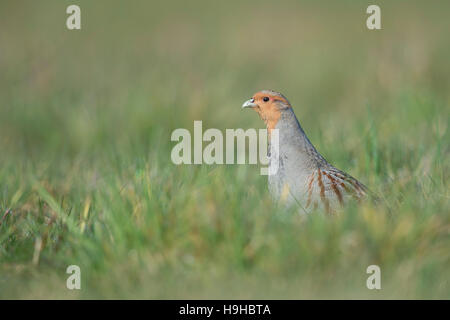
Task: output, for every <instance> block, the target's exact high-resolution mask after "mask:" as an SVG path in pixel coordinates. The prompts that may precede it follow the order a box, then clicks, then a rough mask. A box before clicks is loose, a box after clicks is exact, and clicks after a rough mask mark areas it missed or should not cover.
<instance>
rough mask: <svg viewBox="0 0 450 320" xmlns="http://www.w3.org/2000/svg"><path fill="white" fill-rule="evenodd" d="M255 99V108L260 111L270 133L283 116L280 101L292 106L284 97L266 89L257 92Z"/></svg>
mask: <svg viewBox="0 0 450 320" xmlns="http://www.w3.org/2000/svg"><path fill="white" fill-rule="evenodd" d="M253 99H254V103H255V104H256V105H257V106H256V107H255V108H254V110H255V111H256V112H258V114H259V116H260V117H261V119H262V120H263V121H264V122H265V124H266V126H267V130H268V133H269V135H270V133H271V131H272V130H273V129H274V128H275V126H276V125H277V123H278V120H279V119H280V117H281V110H280V106H279V103H280V102H281V103H283V105H287V106H290V105H289V102H288V101H287V100H286V99H285V98H284V97H281V96H279V95H276V94H272V93H269V92H265V91H260V92H257V93H256V94H255V95H254V96H253Z"/></svg>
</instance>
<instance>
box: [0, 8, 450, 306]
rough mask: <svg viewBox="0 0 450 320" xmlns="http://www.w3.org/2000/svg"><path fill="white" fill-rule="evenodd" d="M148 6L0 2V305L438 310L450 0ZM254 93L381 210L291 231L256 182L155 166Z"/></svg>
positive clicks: (447, 234) (444, 282)
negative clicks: (431, 303)
mask: <svg viewBox="0 0 450 320" xmlns="http://www.w3.org/2000/svg"><path fill="white" fill-rule="evenodd" d="M73 3H76V4H79V5H80V6H81V10H82V30H81V31H68V30H67V29H66V28H65V18H66V14H65V8H66V6H67V5H69V4H73ZM162 3H163V2H151V1H128V2H125V1H40V2H37V1H2V2H1V4H0V43H1V47H0V219H1V220H0V221H1V225H0V298H394V297H395V298H447V299H448V298H450V284H449V282H448V281H449V280H448V279H450V215H449V210H450V206H449V196H450V193H449V185H448V179H449V172H450V162H449V152H450V148H449V143H448V141H449V138H450V134H449V130H448V125H449V103H450V60H449V58H448V57H449V56H450V39H449V37H448V31H449V29H450V22H449V20H448V14H447V13H448V12H449V10H448V9H449V7H450V3H448V1H447V2H445V1H432V2H427V3H419V2H413V1H408V2H407V4H406V2H405V1H397V2H395V3H389V2H387V1H386V2H383V1H381V2H380V6H381V7H382V27H383V30H380V31H368V30H367V29H366V28H365V19H366V14H365V8H367V6H368V4H369V3H368V2H366V1H360V2H353V1H342V2H339V4H335V3H331V2H324V3H322V4H320V5H319V4H314V3H313V2H302V3H298V2H295V1H291V2H283V3H278V4H275V3H272V2H268V1H264V2H258V3H256V2H254V3H253V2H245V3H241V2H237V1H227V2H220V3H219V2H211V1H204V2H203V1H200V2H199V1H189V2H181V1H180V2H176V3H171V4H165V5H163V4H162ZM265 88H270V89H275V90H279V91H281V92H283V93H284V94H285V95H286V96H287V97H288V98H289V99H290V101H291V102H292V103H293V105H294V109H295V111H296V113H297V116H298V117H299V120H300V122H301V123H302V124H303V127H304V129H305V130H306V131H307V133H308V134H309V136H310V138H311V140H312V141H313V143H314V144H315V145H316V147H317V148H318V149H319V150H320V151H321V152H322V153H323V154H324V156H326V158H327V159H328V160H330V162H332V163H333V164H335V165H336V166H338V167H339V168H341V169H343V170H345V171H347V172H349V173H351V174H352V175H354V176H356V177H358V178H359V179H360V180H361V181H363V182H364V183H366V184H367V185H368V186H370V187H371V189H373V190H374V191H376V192H377V193H379V194H380V195H381V196H382V198H383V199H384V202H383V204H382V205H380V206H379V207H376V208H374V207H372V206H370V205H366V206H362V207H359V208H356V207H350V208H348V210H346V211H345V213H344V214H342V215H340V216H338V217H334V218H330V217H325V216H323V215H321V214H315V215H311V216H310V217H308V218H306V219H302V218H301V217H299V216H298V215H297V214H296V213H295V212H285V210H281V209H280V208H276V207H274V206H273V205H272V204H271V202H270V199H269V195H268V191H267V187H266V177H263V176H260V175H259V169H258V167H257V166H243V165H239V166H238V165H235V166H231V165H230V166H206V165H205V166H175V165H173V164H172V163H171V161H170V151H171V148H172V146H173V145H174V143H172V142H171V141H170V134H171V132H172V130H174V129H176V128H188V129H189V130H190V131H192V128H193V121H194V120H202V121H203V127H204V128H210V127H215V128H220V129H224V128H240V127H241V128H250V127H256V128H261V127H263V125H262V122H260V120H259V119H257V116H256V114H254V113H251V112H241V110H240V105H241V104H242V102H243V101H244V100H246V99H247V98H248V97H249V96H251V95H252V94H253V93H254V92H255V91H257V90H260V89H265ZM71 264H75V265H79V266H80V267H81V270H82V290H80V291H69V290H67V289H66V287H65V284H66V278H67V276H68V275H66V273H65V270H66V268H67V266H68V265H71ZM371 264H377V265H379V266H380V267H381V270H382V290H381V291H377V292H373V291H369V290H368V289H367V288H366V285H365V284H366V279H367V277H368V275H367V274H366V268H367V266H369V265H371Z"/></svg>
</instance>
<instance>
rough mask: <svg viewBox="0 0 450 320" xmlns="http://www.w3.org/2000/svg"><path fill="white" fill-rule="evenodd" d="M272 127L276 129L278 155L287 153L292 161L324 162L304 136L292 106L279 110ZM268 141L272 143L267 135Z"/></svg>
mask: <svg viewBox="0 0 450 320" xmlns="http://www.w3.org/2000/svg"><path fill="white" fill-rule="evenodd" d="M274 129H278V139H279V146H280V155H283V154H285V155H288V154H289V155H290V158H294V159H293V161H307V162H314V163H326V161H325V159H324V158H323V157H322V156H321V155H320V153H319V152H318V151H317V150H316V148H315V147H314V146H313V144H312V143H311V141H310V140H309V139H308V137H307V136H306V134H305V132H304V131H303V128H302V126H301V125H300V123H299V121H298V119H297V117H296V116H295V113H294V111H293V110H292V108H289V109H286V110H283V111H282V112H281V115H280V119H279V120H278V122H277V123H276V125H275V126H274ZM272 135H273V133H272ZM272 135H271V136H272ZM269 141H270V144H271V145H272V142H273V141H272V137H269Z"/></svg>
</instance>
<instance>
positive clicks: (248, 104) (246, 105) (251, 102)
mask: <svg viewBox="0 0 450 320" xmlns="http://www.w3.org/2000/svg"><path fill="white" fill-rule="evenodd" d="M256 106H257V104H256V103H255V99H250V100H247V101H245V102H244V104H243V105H242V109H244V108H254V107H256Z"/></svg>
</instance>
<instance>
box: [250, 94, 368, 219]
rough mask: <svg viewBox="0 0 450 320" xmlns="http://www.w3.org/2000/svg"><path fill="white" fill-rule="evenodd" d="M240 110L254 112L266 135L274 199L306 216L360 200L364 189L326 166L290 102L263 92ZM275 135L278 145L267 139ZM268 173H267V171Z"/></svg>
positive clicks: (363, 194)
mask: <svg viewBox="0 0 450 320" xmlns="http://www.w3.org/2000/svg"><path fill="white" fill-rule="evenodd" d="M243 107H249V108H252V109H254V110H255V111H256V112H257V113H258V114H259V115H260V117H261V119H262V120H263V121H264V122H265V123H266V126H267V129H268V132H269V141H270V143H269V167H270V166H273V165H275V161H276V166H277V168H276V169H277V170H275V171H274V172H276V173H275V174H272V175H269V177H268V182H269V190H270V193H271V194H272V196H273V198H274V199H276V200H281V201H283V202H286V203H287V204H297V205H299V206H300V207H301V208H303V210H304V211H305V212H308V211H310V210H311V209H314V208H321V209H323V210H325V211H327V212H334V211H335V210H336V209H337V208H339V207H340V206H342V205H344V204H345V203H346V202H347V201H348V200H349V199H357V200H359V199H361V198H363V197H365V196H366V195H367V188H366V187H365V186H364V185H363V184H362V183H361V182H359V181H358V180H356V179H355V178H353V177H352V176H350V175H349V174H347V173H345V172H343V171H341V170H339V169H337V168H335V167H334V166H332V165H331V164H330V163H328V162H327V161H326V160H325V158H324V157H322V155H321V154H320V153H319V152H318V151H317V150H316V148H315V147H314V146H313V144H312V143H311V141H310V140H309V139H308V137H307V136H306V134H305V132H304V131H303V129H302V127H301V125H300V123H299V121H298V120H297V117H296V116H295V113H294V111H293V109H292V107H291V105H290V103H289V101H288V100H287V99H286V97H284V96H283V95H282V94H280V93H278V92H275V91H272V90H264V91H260V92H258V93H256V94H255V95H254V96H253V98H252V99H250V100H248V101H247V102H246V103H245V104H244V106H243ZM273 129H277V131H278V145H277V146H275V145H274V143H273V142H272V141H271V139H270V135H271V132H272V130H273ZM269 171H270V170H269Z"/></svg>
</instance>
